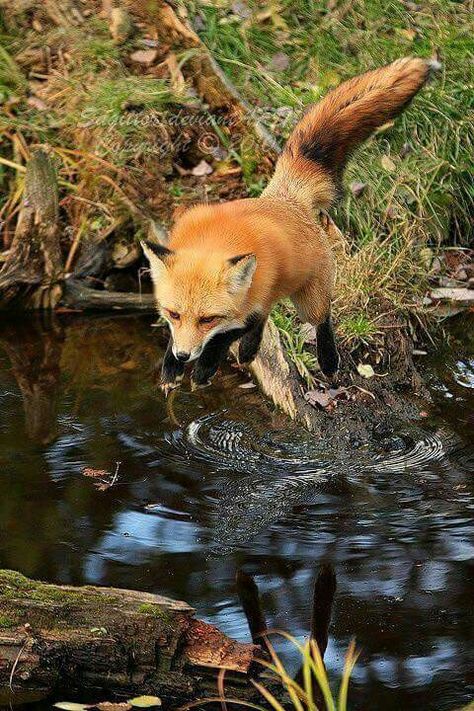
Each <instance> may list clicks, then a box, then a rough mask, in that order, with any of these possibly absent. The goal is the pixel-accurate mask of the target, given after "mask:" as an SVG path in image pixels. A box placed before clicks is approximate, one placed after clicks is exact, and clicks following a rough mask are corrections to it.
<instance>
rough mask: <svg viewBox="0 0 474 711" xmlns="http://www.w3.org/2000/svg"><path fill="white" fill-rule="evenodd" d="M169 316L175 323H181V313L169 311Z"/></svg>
mask: <svg viewBox="0 0 474 711" xmlns="http://www.w3.org/2000/svg"><path fill="white" fill-rule="evenodd" d="M168 316H169V317H170V318H171V319H173V321H179V319H180V318H181V316H180V315H179V313H178V312H177V311H169V310H168Z"/></svg>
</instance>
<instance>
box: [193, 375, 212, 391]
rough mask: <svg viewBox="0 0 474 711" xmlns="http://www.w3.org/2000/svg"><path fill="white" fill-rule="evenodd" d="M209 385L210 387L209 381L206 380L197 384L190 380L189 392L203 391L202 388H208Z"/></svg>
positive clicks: (210, 382)
mask: <svg viewBox="0 0 474 711" xmlns="http://www.w3.org/2000/svg"><path fill="white" fill-rule="evenodd" d="M209 385H212V381H211V380H206V381H200V382H199V383H197V382H196V381H195V380H193V379H192V378H191V392H193V393H194V392H195V391H196V390H204V388H208V387H209Z"/></svg>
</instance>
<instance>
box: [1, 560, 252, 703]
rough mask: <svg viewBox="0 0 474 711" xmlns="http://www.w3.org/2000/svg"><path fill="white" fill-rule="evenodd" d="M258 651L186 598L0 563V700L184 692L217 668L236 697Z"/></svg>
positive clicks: (172, 696) (206, 681)
mask: <svg viewBox="0 0 474 711" xmlns="http://www.w3.org/2000/svg"><path fill="white" fill-rule="evenodd" d="M258 654H259V648H258V647H257V646H256V645H253V644H244V643H240V642H235V641H233V640H231V639H229V638H228V637H226V636H225V635H224V634H222V633H221V632H220V631H219V630H218V629H217V628H215V627H213V626H212V625H210V624H207V623H205V622H201V621H200V620H198V619H196V618H195V617H194V610H193V609H192V608H191V607H190V606H189V605H187V604H186V603H185V602H180V601H176V600H170V599H168V598H164V597H161V596H159V595H153V594H150V593H144V592H136V591H132V590H119V589H116V588H99V587H92V586H87V587H70V586H62V585H49V584H45V583H41V582H36V581H33V580H30V579H28V578H26V577H24V576H23V575H21V574H20V573H17V572H14V571H8V570H0V690H3V691H0V704H1V703H2V702H4V701H5V699H6V696H8V697H9V699H10V700H14V696H15V693H16V694H19V693H20V692H21V694H23V693H24V692H28V693H31V692H42V693H44V694H47V693H50V692H51V691H52V690H54V692H55V694H56V695H57V694H59V693H60V691H61V690H62V691H63V692H64V691H65V690H66V691H67V692H68V693H69V694H71V693H72V692H73V691H74V690H78V691H80V692H81V693H83V694H85V693H86V692H94V693H97V694H99V693H100V694H102V695H103V694H104V693H107V694H108V695H109V696H108V699H109V700H110V697H111V696H112V695H113V696H118V697H122V696H123V697H124V698H126V697H128V696H130V695H132V696H133V695H137V694H153V695H157V696H160V697H163V699H166V700H174V702H175V701H183V700H186V699H187V700H190V699H196V698H200V697H204V696H208V695H209V694H212V693H215V692H216V691H217V687H216V675H217V671H219V670H226V672H227V674H226V689H229V690H232V689H234V691H235V689H236V687H239V688H238V690H237V691H236V692H235V693H238V695H239V697H242V694H244V695H245V693H246V689H245V683H246V681H247V679H248V677H249V676H251V675H254V674H255V673H257V672H258V669H259V665H258V663H257V658H258ZM260 655H261V651H260ZM248 686H249V687H250V685H248ZM8 690H9V691H8ZM2 694H3V697H2ZM172 707H174V706H172Z"/></svg>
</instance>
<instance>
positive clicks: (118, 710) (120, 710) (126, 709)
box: [95, 701, 132, 711]
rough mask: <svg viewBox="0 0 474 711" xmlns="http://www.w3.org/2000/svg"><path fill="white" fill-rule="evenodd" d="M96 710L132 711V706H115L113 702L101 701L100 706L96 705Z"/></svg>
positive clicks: (123, 704) (125, 704)
mask: <svg viewBox="0 0 474 711" xmlns="http://www.w3.org/2000/svg"><path fill="white" fill-rule="evenodd" d="M95 708H96V709H99V711H130V709H131V708H132V705H131V704H129V703H128V702H123V703H120V704H114V703H113V701H101V703H100V704H96V705H95Z"/></svg>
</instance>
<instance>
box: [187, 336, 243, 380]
mask: <svg viewBox="0 0 474 711" xmlns="http://www.w3.org/2000/svg"><path fill="white" fill-rule="evenodd" d="M241 334H242V329H234V330H232V331H226V332H225V333H218V334H217V335H216V336H214V338H212V339H211V340H210V341H209V343H208V344H207V345H206V347H205V348H204V350H203V352H202V353H201V355H200V356H199V358H198V361H197V363H196V367H195V368H194V372H193V383H194V384H195V385H198V386H203V385H208V384H209V382H210V381H211V380H212V378H213V377H214V375H215V374H216V373H217V370H218V368H219V365H220V364H221V362H222V361H223V360H224V359H225V358H226V357H227V354H228V352H229V348H230V346H231V345H232V343H233V342H234V341H236V340H237V338H239V337H240V336H241Z"/></svg>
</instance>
